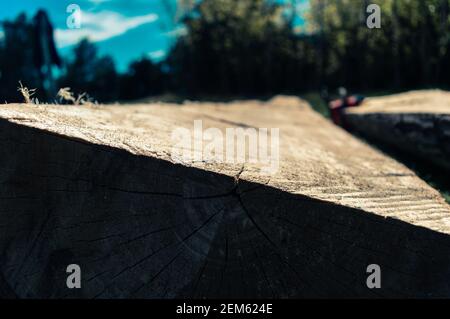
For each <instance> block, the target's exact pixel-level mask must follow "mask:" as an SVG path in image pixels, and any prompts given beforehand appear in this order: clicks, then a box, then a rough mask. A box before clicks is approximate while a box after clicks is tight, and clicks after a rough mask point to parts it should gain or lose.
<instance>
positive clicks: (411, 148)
mask: <svg viewBox="0 0 450 319" xmlns="http://www.w3.org/2000/svg"><path fill="white" fill-rule="evenodd" d="M345 118H346V121H347V123H348V124H349V125H350V127H351V128H352V129H354V130H356V131H358V132H360V133H361V134H363V135H364V136H367V137H369V138H373V139H376V140H379V141H381V142H384V143H387V144H389V145H391V146H394V147H396V148H397V149H400V150H403V151H407V152H409V153H411V154H412V155H414V156H417V157H421V158H423V159H425V160H427V161H429V162H431V163H434V164H437V165H439V166H440V167H442V168H444V169H446V170H447V171H450V93H448V92H444V91H437V90H435V91H415V92H409V93H403V94H397V95H392V96H386V97H379V98H370V99H368V100H367V102H366V103H365V104H364V105H363V106H361V107H358V108H349V109H347V110H346V113H345Z"/></svg>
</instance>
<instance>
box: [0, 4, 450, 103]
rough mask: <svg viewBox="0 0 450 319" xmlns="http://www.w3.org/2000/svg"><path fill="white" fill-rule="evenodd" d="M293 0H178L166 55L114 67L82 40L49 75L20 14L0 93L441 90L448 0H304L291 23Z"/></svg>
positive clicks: (0, 47)
mask: <svg viewBox="0 0 450 319" xmlns="http://www.w3.org/2000/svg"><path fill="white" fill-rule="evenodd" d="M186 3H187V4H186ZM372 3H375V4H377V5H379V7H380V8H381V28H379V29H377V28H374V29H370V28H368V27H367V24H366V20H367V17H368V12H367V7H368V6H369V5H370V4H372ZM295 5H296V1H295V0H293V1H288V2H285V3H280V1H269V0H202V1H180V3H179V6H180V7H183V8H184V9H183V10H181V11H180V12H182V15H181V16H179V17H178V19H179V23H180V24H182V25H183V26H184V28H185V29H186V32H185V34H184V35H182V36H180V37H178V38H177V40H176V42H175V43H174V45H173V47H172V49H171V51H170V52H169V54H168V56H167V58H166V59H165V60H163V61H161V62H159V63H155V62H153V61H152V60H150V59H149V58H147V57H143V58H141V59H139V60H137V61H133V62H132V63H131V64H130V65H129V67H128V70H127V72H124V73H120V72H118V71H117V70H116V66H115V63H114V60H113V59H112V58H111V57H109V56H101V55H99V54H98V52H97V48H96V46H95V44H93V43H91V42H90V41H89V40H88V39H84V40H82V41H81V42H80V43H79V44H78V45H76V46H75V47H74V49H73V53H72V55H71V56H70V57H64V58H62V57H55V59H54V61H53V64H54V66H53V67H55V68H57V69H58V72H56V73H57V75H54V76H53V77H55V78H52V79H48V78H47V77H49V76H50V74H51V73H49V72H44V73H43V72H42V70H41V69H40V68H42V66H40V65H39V63H37V62H36V54H35V53H34V52H33V50H35V47H36V45H34V44H33V43H34V41H35V36H34V35H33V24H35V23H36V19H37V17H27V16H26V15H25V14H21V15H20V16H18V17H17V18H16V19H15V20H13V21H4V22H3V26H2V27H3V30H4V36H3V38H0V101H2V103H3V101H7V102H15V101H17V100H20V96H19V95H18V94H17V86H18V82H19V81H21V82H22V83H23V84H24V85H26V86H27V87H30V88H36V89H37V90H36V92H37V96H38V97H39V98H40V99H41V100H46V101H48V102H52V98H53V96H54V91H55V90H56V88H61V87H70V88H71V89H72V90H73V91H74V92H86V93H87V94H89V96H91V97H92V98H93V99H95V100H96V101H99V102H112V101H123V100H135V99H140V98H144V97H148V96H152V95H160V94H164V93H169V92H170V93H173V94H177V95H180V96H186V97H194V98H195V97H197V98H198V97H201V96H221V97H225V96H268V95H272V94H278V93H288V94H294V95H298V94H302V93H305V92H311V91H314V92H319V91H321V90H323V89H329V90H334V89H336V88H337V87H340V86H345V87H347V88H349V89H350V90H358V91H362V92H370V91H400V90H406V89H416V88H428V87H440V88H444V89H445V88H448V86H449V85H448V83H450V57H449V54H448V50H449V49H450V32H449V31H450V30H449V26H450V20H449V9H450V0H422V1H417V0H376V1H369V0H310V1H309V10H308V12H307V13H306V14H305V16H304V17H303V19H304V20H305V23H304V24H303V25H298V24H296V23H295V21H296V18H297V17H296V15H297V14H298V12H297V11H296V10H293V8H295ZM39 14H45V12H44V13H43V12H41V13H38V15H39ZM50 18H51V17H50ZM57 55H58V54H56V56H57ZM48 81H52V82H54V84H53V85H52V86H51V85H48V83H47V82H48ZM46 83H47V84H46Z"/></svg>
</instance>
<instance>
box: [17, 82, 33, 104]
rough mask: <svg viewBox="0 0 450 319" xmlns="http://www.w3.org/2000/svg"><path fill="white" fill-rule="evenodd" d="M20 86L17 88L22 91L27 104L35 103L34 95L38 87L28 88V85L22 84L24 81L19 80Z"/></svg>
mask: <svg viewBox="0 0 450 319" xmlns="http://www.w3.org/2000/svg"><path fill="white" fill-rule="evenodd" d="M19 85H20V86H19V87H18V88H17V91H19V92H20V94H22V96H23V98H24V101H25V103H26V104H31V103H33V100H32V98H31V97H32V96H33V95H34V94H35V93H36V89H28V88H27V87H25V86H23V85H22V82H21V81H19Z"/></svg>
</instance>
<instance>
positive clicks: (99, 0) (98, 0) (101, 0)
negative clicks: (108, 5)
mask: <svg viewBox="0 0 450 319" xmlns="http://www.w3.org/2000/svg"><path fill="white" fill-rule="evenodd" d="M88 1H89V2H90V3H93V4H95V5H97V4H102V3H105V2H110V1H111V0H88Z"/></svg>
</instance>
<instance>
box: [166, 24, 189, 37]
mask: <svg viewBox="0 0 450 319" xmlns="http://www.w3.org/2000/svg"><path fill="white" fill-rule="evenodd" d="M187 32H188V31H187V29H186V28H185V27H184V26H177V27H176V28H174V29H172V30H170V31H168V32H166V33H165V35H166V36H168V37H181V36H184V35H186V34H187Z"/></svg>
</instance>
